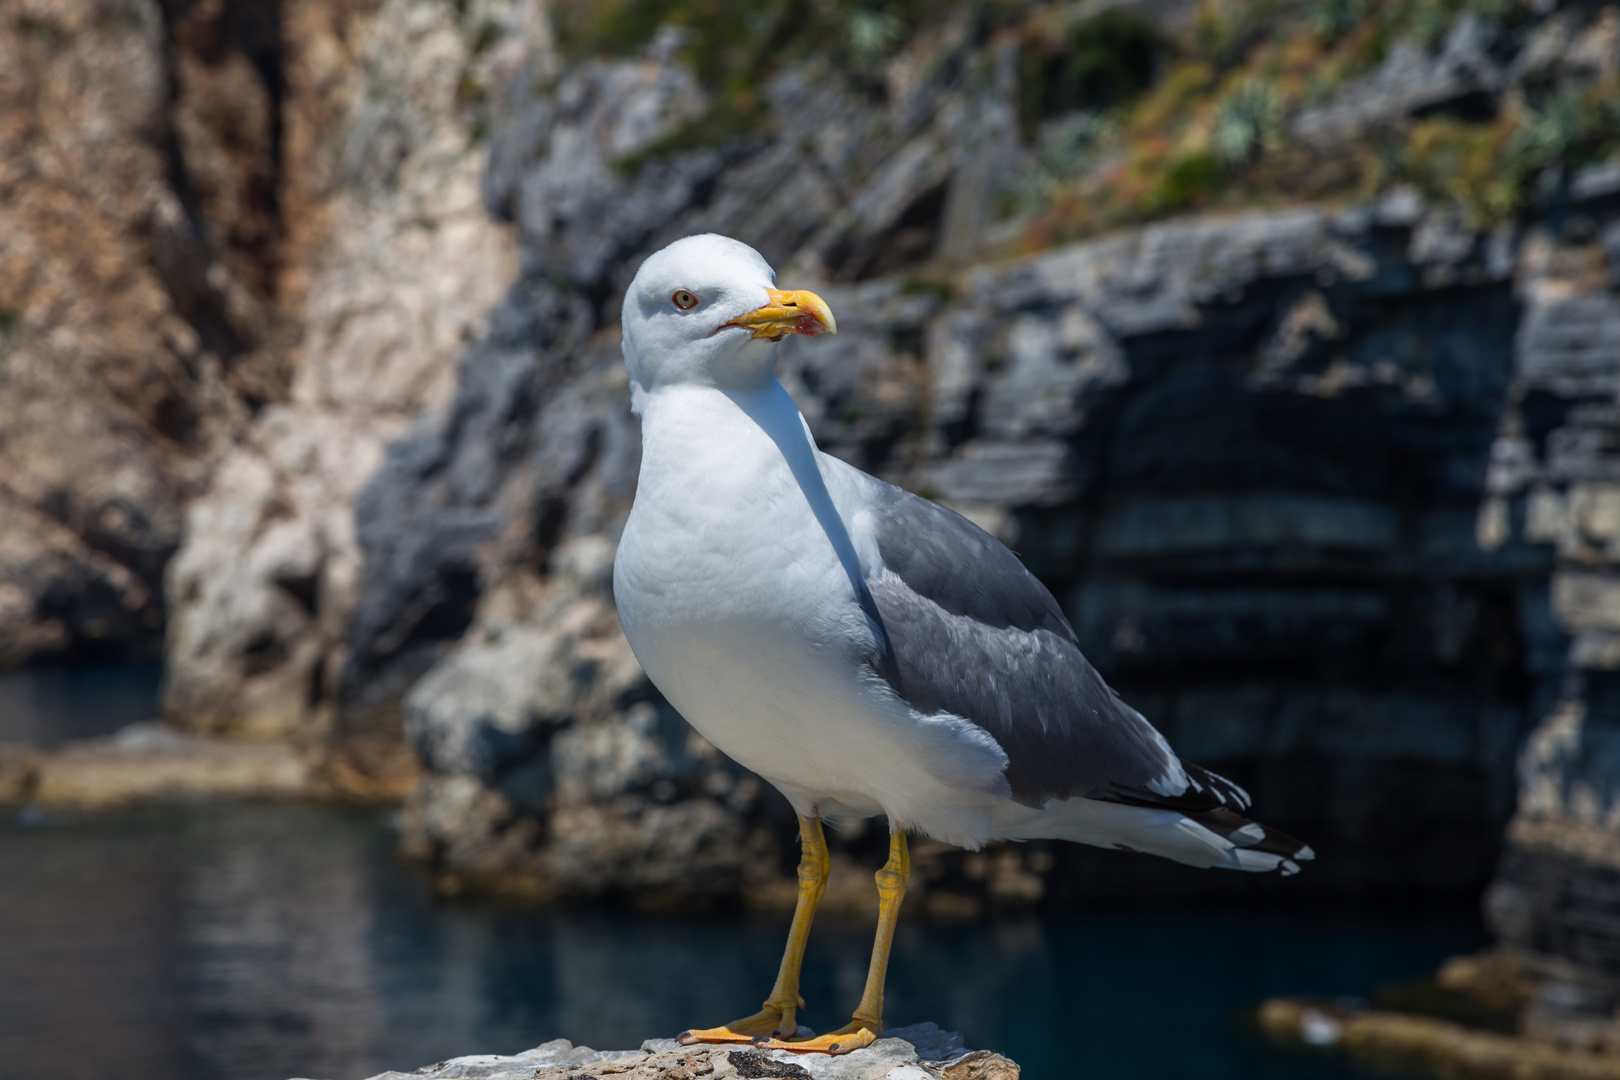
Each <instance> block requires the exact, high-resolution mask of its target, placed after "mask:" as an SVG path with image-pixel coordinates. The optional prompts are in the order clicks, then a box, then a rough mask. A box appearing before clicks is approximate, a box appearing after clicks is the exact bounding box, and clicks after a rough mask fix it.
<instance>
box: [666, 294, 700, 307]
mask: <svg viewBox="0 0 1620 1080" xmlns="http://www.w3.org/2000/svg"><path fill="white" fill-rule="evenodd" d="M669 302H670V303H672V304H674V305H675V306H676V307H678V308H680V309H681V310H682V311H691V310H692V309H693V308H695V307H697V305H698V298H697V297H695V296H693V295H692V294H691V293H689V292H687V291H686V290H685V289H676V290H675V294H674V295H673V296H671V297H670V298H669Z"/></svg>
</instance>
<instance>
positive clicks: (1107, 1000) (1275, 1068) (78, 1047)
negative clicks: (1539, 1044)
mask: <svg viewBox="0 0 1620 1080" xmlns="http://www.w3.org/2000/svg"><path fill="white" fill-rule="evenodd" d="M392 852H393V834H392V830H391V829H390V827H389V823H388V819H387V816H386V815H383V814H379V813H375V812H361V811H352V810H342V809H335V808H324V807H299V806H282V807H276V806H237V807H198V808H194V809H189V810H184V811H162V812H159V811H147V812H140V813H134V814H126V815H120V816H114V817H101V818H75V817H70V816H52V815H40V814H37V813H27V812H22V813H19V812H16V811H11V812H8V813H7V815H6V817H5V819H4V820H3V821H0V973H3V976H0V1075H4V1076H5V1077H8V1078H12V1077H15V1078H19V1080H68V1078H75V1080H77V1078H90V1077H96V1078H104V1077H112V1076H116V1077H118V1078H119V1080H160V1078H161V1080H259V1078H264V1080H283V1078H286V1077H291V1076H302V1077H317V1078H323V1080H358V1078H361V1077H366V1076H370V1075H372V1074H374V1073H376V1072H379V1071H382V1070H383V1069H385V1068H397V1069H404V1070H409V1069H412V1068H415V1067H417V1066H420V1065H424V1064H428V1063H430V1062H434V1061H438V1060H442V1059H443V1058H446V1057H450V1056H453V1055H457V1054H464V1053H473V1052H490V1051H498V1052H507V1053H510V1052H515V1051H517V1050H520V1049H523V1048H525V1047H529V1046H533V1045H536V1044H538V1043H540V1042H544V1041H546V1040H548V1039H552V1038H556V1037H558V1036H563V1037H566V1038H569V1039H572V1040H574V1041H575V1042H577V1043H585V1044H589V1045H593V1046H599V1047H625V1046H634V1045H637V1044H639V1043H640V1041H641V1040H642V1039H644V1038H646V1037H648V1036H651V1035H671V1034H674V1033H675V1032H677V1031H679V1030H680V1029H681V1028H683V1027H687V1026H690V1025H692V1024H696V1023H704V1024H707V1023H714V1022H718V1021H722V1020H725V1019H729V1018H730V1017H733V1016H736V1015H739V1014H742V1013H745V1012H750V1011H752V1010H753V1009H754V1008H756V1007H757V1003H758V1002H759V1000H760V999H761V998H762V997H763V996H764V994H765V992H766V990H767V989H768V988H769V985H770V981H771V979H772V977H773V975H774V973H775V966H776V962H777V958H778V955H779V950H780V948H781V943H782V937H783V934H784V932H785V930H786V919H785V917H780V918H778V917H763V916H761V917H744V916H738V915H734V914H733V915H723V916H713V917H674V916H664V917H660V916H652V915H646V914H637V913H629V912H622V911H594V910H572V911H535V910H530V909H524V908H521V907H514V906H509V905H502V904H495V903H476V902H456V903H447V902H443V901H437V900H435V899H434V898H433V897H432V895H431V894H430V891H429V889H428V886H427V883H426V881H425V879H424V878H423V877H422V876H421V875H419V874H418V873H416V872H415V871H413V870H411V869H409V868H406V867H402V866H400V865H398V864H397V863H396V862H395V860H394V858H393V854H392ZM1192 872H1194V871H1189V873H1192ZM869 934H870V925H869V924H867V925H862V924H858V923H840V922H837V921H834V920H823V922H821V923H820V924H818V925H817V927H816V933H815V935H814V937H813V939H812V941H811V950H810V956H809V959H808V961H807V965H806V972H805V983H804V995H805V997H806V999H807V1000H808V1002H809V1015H808V1017H807V1018H806V1019H807V1021H808V1022H809V1023H811V1024H812V1025H814V1026H817V1027H820V1028H823V1029H825V1028H827V1027H830V1026H834V1025H837V1024H840V1023H842V1022H843V1021H844V1019H845V1018H846V1017H847V1015H848V1011H849V1009H850V1008H851V1007H852V1006H853V1005H854V1003H855V1001H856V999H857V998H858V997H859V994H860V985H861V981H862V979H863V977H864V974H865V967H866V956H867V951H868V949H869V947H870V937H869ZM1480 941H1481V939H1480V936H1479V932H1478V930H1477V927H1476V924H1475V921H1474V917H1473V913H1472V912H1471V911H1470V910H1467V909H1453V910H1439V911H1424V912H1422V913H1419V914H1413V913H1411V912H1406V913H1403V914H1400V915H1396V914H1393V913H1383V914H1374V913H1368V912H1356V911H1321V910H1310V911H1307V910H1296V911H1289V910H1269V911H1252V910H1249V911H1245V910H1233V909H1218V910H1207V911H1201V910H1186V909H1181V910H1157V909H1145V910H1139V911H1119V910H1101V911H1093V912H1074V913H1070V914H1067V915H1064V916H1062V917H1049V918H1039V919H1037V918H1018V919H1004V920H994V921H977V922H970V923H959V924H930V923H927V922H924V921H922V920H920V919H915V918H913V919H910V920H906V919H904V918H903V919H902V926H901V932H900V934H899V936H898V939H897V941H896V945H895V952H894V961H893V968H892V973H891V977H890V982H889V998H888V1018H889V1020H890V1021H891V1022H892V1023H895V1024H905V1023H911V1022H914V1021H920V1020H934V1021H936V1022H938V1023H940V1024H942V1025H945V1026H948V1027H953V1028H956V1029H958V1030H961V1031H963V1032H964V1033H965V1034H966V1036H967V1038H968V1042H969V1045H971V1046H983V1047H991V1048H995V1049H999V1050H1001V1051H1003V1052H1005V1053H1007V1054H1009V1055H1010V1056H1012V1057H1013V1058H1015V1059H1016V1060H1018V1061H1020V1062H1021V1063H1022V1064H1023V1065H1024V1067H1025V1072H1024V1075H1025V1076H1026V1077H1029V1078H1030V1080H1045V1078H1060V1077H1061V1078H1068V1077H1073V1076H1079V1075H1086V1076H1096V1077H1108V1078H1110V1080H1132V1078H1147V1080H1156V1078H1210V1080H1214V1078H1222V1080H1227V1078H1230V1080H1237V1078H1244V1080H1256V1078H1276V1080H1281V1078H1294V1077H1312V1078H1329V1077H1339V1078H1350V1077H1355V1076H1357V1075H1359V1074H1357V1073H1355V1072H1353V1071H1351V1070H1350V1069H1349V1068H1348V1066H1346V1065H1345V1064H1344V1063H1342V1062H1340V1061H1338V1060H1336V1059H1334V1058H1332V1057H1319V1056H1315V1055H1311V1054H1300V1053H1294V1052H1288V1051H1284V1050H1280V1049H1278V1048H1275V1047H1271V1046H1268V1045H1267V1044H1266V1043H1264V1042H1263V1041H1261V1040H1260V1039H1258V1038H1257V1037H1255V1036H1254V1035H1253V1034H1252V1032H1251V1031H1250V1030H1249V1029H1248V1028H1247V1027H1246V1025H1245V1022H1244V1016H1245V1011H1246V1010H1250V1009H1252V1008H1253V1006H1254V1005H1255V1004H1256V1003H1257V1002H1258V1001H1260V1000H1261V999H1262V998H1264V997H1266V996H1267V995H1270V994H1279V993H1286V994H1311V995H1325V996H1339V995H1356V996H1365V995H1367V994H1369V993H1371V992H1372V991H1374V990H1375V989H1376V988H1377V987H1378V986H1380V985H1381V984H1383V983H1386V982H1389V981H1391V980H1401V979H1406V978H1411V977H1415V976H1418V975H1421V974H1424V973H1426V972H1429V971H1432V970H1433V968H1434V966H1435V965H1436V963H1437V962H1438V961H1440V960H1441V959H1443V958H1444V957H1446V956H1448V955H1451V954H1454V953H1456V952H1460V951H1464V950H1467V949H1471V948H1475V947H1477V946H1478V945H1479V944H1480ZM1077 1060H1078V1061H1082V1062H1083V1063H1084V1068H1083V1069H1080V1068H1077V1067H1076V1066H1075V1064H1074V1063H1075V1062H1076V1061H1077Z"/></svg>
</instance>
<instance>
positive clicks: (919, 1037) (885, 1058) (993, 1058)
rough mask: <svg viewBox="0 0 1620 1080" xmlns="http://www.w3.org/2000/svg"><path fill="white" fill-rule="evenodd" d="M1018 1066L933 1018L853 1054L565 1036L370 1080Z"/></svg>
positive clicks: (969, 1076)
mask: <svg viewBox="0 0 1620 1080" xmlns="http://www.w3.org/2000/svg"><path fill="white" fill-rule="evenodd" d="M1018 1075H1019V1068H1018V1066H1017V1065H1016V1064H1014V1063H1013V1062H1011V1061H1009V1060H1007V1059H1006V1058H1004V1057H1002V1056H1001V1055H1000V1054H996V1053H992V1052H990V1051H987V1050H975V1051H969V1050H967V1049H965V1048H964V1046H963V1044H962V1036H961V1035H959V1034H957V1033H956V1032H954V1031H944V1030H942V1029H941V1028H940V1027H939V1026H938V1025H937V1024H932V1023H923V1024H913V1025H911V1026H910V1027H904V1028H894V1029H891V1030H890V1032H889V1034H888V1035H887V1036H886V1037H884V1038H882V1039H879V1040H878V1041H877V1042H875V1043H873V1044H872V1045H871V1046H868V1047H866V1048H865V1049H864V1050H856V1051H854V1052H853V1053H849V1054H841V1055H839V1056H837V1057H832V1056H829V1055H827V1054H793V1053H789V1052H787V1051H785V1050H777V1051H774V1052H770V1053H767V1052H765V1051H761V1050H754V1049H752V1048H750V1047H746V1046H680V1045H678V1044H677V1043H676V1042H675V1040H673V1039H648V1040H647V1041H646V1042H644V1043H642V1044H641V1049H640V1050H592V1049H591V1048H590V1047H588V1046H575V1045H574V1044H573V1043H571V1042H569V1041H568V1040H567V1039H554V1040H552V1041H551V1042H548V1043H545V1044H543V1045H541V1046H537V1047H535V1048H534V1049H533V1050H525V1051H523V1052H522V1053H521V1054H514V1055H512V1056H510V1057H502V1056H500V1055H498V1054H475V1055H472V1056H470V1057H459V1058H453V1059H451V1060H450V1061H441V1062H439V1063H437V1064H435V1065H429V1066H426V1067H424V1068H420V1069H417V1070H416V1071H415V1072H412V1073H402V1072H385V1073H381V1074H379V1075H377V1076H375V1077H372V1078H371V1080H414V1078H415V1077H421V1076H426V1077H431V1078H434V1080H452V1078H455V1080H459V1078H462V1077H476V1078H478V1080H550V1078H555V1080H565V1078H566V1080H605V1078H607V1077H610V1076H611V1077H613V1078H614V1080H698V1078H702V1080H726V1078H728V1077H743V1078H745V1080H754V1078H756V1077H792V1078H795V1080H1018Z"/></svg>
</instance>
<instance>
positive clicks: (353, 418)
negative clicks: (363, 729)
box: [164, 0, 545, 742]
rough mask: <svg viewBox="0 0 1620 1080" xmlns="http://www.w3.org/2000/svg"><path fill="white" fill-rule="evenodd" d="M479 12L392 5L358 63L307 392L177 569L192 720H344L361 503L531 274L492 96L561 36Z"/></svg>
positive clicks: (178, 670) (295, 399)
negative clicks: (520, 265)
mask: <svg viewBox="0 0 1620 1080" xmlns="http://www.w3.org/2000/svg"><path fill="white" fill-rule="evenodd" d="M464 7H465V10H462V11H459V12H458V10H457V9H456V8H455V7H454V6H452V5H446V4H443V3H436V2H428V0H396V2H390V3H386V4H384V5H383V6H382V8H381V9H380V10H379V11H378V12H377V14H376V16H375V29H374V30H372V31H371V32H370V33H369V34H368V35H367V36H366V37H365V39H364V41H365V44H364V47H363V48H362V49H360V50H359V55H358V56H357V57H356V59H355V64H354V72H355V74H353V75H351V85H350V86H349V87H348V88H347V89H348V100H347V105H348V111H347V113H346V115H345V117H344V122H343V128H342V130H343V132H344V135H343V138H342V139H341V141H339V142H337V143H336V144H335V145H334V146H333V147H332V149H331V153H330V159H329V160H327V161H325V162H323V163H322V165H323V167H324V169H325V172H326V176H327V183H328V184H329V188H330V190H329V199H328V202H327V204H326V205H325V207H324V209H323V224H324V227H325V228H326V229H327V230H328V231H329V237H328V239H327V241H326V247H325V250H324V251H323V252H322V253H321V255H320V257H319V258H318V259H316V260H314V262H313V264H312V268H311V269H310V270H308V271H307V274H308V277H309V281H308V283H307V286H306V287H307V306H306V308H305V310H304V319H305V324H304V329H303V336H302V340H301V342H300V361H299V366H298V370H297V374H296V376H295V378H294V380H293V383H292V388H291V394H290V399H289V400H288V401H287V402H286V403H284V404H280V405H277V406H274V407H272V408H269V409H267V410H265V411H264V413H263V414H262V415H261V416H260V417H259V418H258V420H257V421H256V422H255V424H254V425H253V426H252V428H251V429H250V430H249V431H248V432H247V434H246V436H245V437H244V438H243V439H242V440H241V441H240V442H239V443H238V444H237V445H236V446H235V447H233V448H232V450H231V451H230V453H229V454H227V455H226V456H225V458H224V460H223V461H222V462H221V463H220V465H219V466H218V468H217V469H216V470H215V472H214V475H213V478H212V480H211V483H210V485H209V489H208V491H207V492H206V493H205V494H204V495H203V496H202V497H201V498H199V499H198V500H197V501H196V502H195V503H194V504H193V505H192V507H191V508H190V510H189V511H188V514H187V520H186V541H185V546H184V547H183V548H182V549H181V551H180V552H179V554H178V555H177V557H176V558H175V560H174V562H173V564H172V565H171V567H170V570H169V580H168V589H169V596H170V602H171V605H172V615H171V619H170V623H169V629H168V635H169V643H168V656H169V663H170V672H171V675H170V679H169V682H168V685H167V688H166V692H165V697H164V712H165V714H166V715H167V716H168V717H169V718H170V719H172V720H173V721H175V722H177V723H179V724H182V725H184V726H186V727H189V728H193V729H196V730H201V731H211V732H230V733H238V734H244V733H246V734H255V735H280V736H286V735H293V734H297V735H303V736H308V735H310V734H313V733H315V732H317V731H319V730H321V729H322V728H323V727H324V726H327V723H328V721H329V717H328V716H326V714H325V713H324V712H323V706H325V705H327V704H328V703H329V701H330V700H331V692H330V689H331V688H332V687H334V686H335V685H336V679H337V673H338V671H339V670H340V669H341V666H342V660H343V653H342V647H341V646H342V643H343V640H344V634H345V631H346V628H347V625H348V621H349V618H350V614H351V612H352V610H353V607H354V603H355V593H356V588H357V584H358V578H359V573H360V555H359V550H358V547H357V545H356V541H355V533H354V525H353V516H352V507H353V504H354V502H355V499H356V497H357V496H358V494H359V491H360V489H361V488H362V487H363V486H364V484H365V483H366V482H367V480H369V478H370V477H371V475H372V474H373V473H374V472H375V471H376V469H377V466H378V464H379V463H380V461H381V460H382V455H383V448H384V447H385V446H386V445H387V444H388V443H389V442H390V441H391V440H393V439H396V438H398V437H400V436H401V435H403V434H404V433H405V432H406V431H407V430H408V428H409V427H410V425H411V423H412V422H413V421H414V420H415V418H416V416H417V415H418V414H419V413H421V412H422V411H423V410H425V409H430V408H434V407H440V406H442V405H444V404H445V402H446V401H447V399H448V397H449V395H450V391H451V388H452V384H453V381H454V368H455V359H456V356H457V354H458V353H459V352H460V351H461V350H462V349H463V348H464V347H465V344H466V342H468V341H469V340H472V339H475V338H477V337H479V336H481V335H482V334H483V333H484V330H483V323H484V320H485V318H486V315H487V312H488V311H489V309H490V308H491V307H492V306H493V305H494V303H495V301H496V300H497V299H498V298H499V296H500V295H501V293H502V292H503V291H504V290H505V289H506V287H507V285H508V284H509V282H510V279H511V277H512V274H513V272H514V253H513V250H512V246H511V243H510V241H509V239H508V237H507V233H506V231H505V230H504V229H503V228H502V227H501V226H500V225H498V224H496V223H494V222H492V221H490V219H489V218H488V216H487V215H485V213H484V212H483V209H482V206H481V204H480V200H479V183H480V179H481V177H482V174H483V171H484V161H485V147H484V145H483V144H482V143H481V142H480V129H481V127H482V126H483V125H484V124H486V123H487V117H486V112H485V109H484V103H483V101H484V99H483V93H484V92H483V90H482V89H481V88H482V87H483V85H484V84H485V83H488V82H494V81H499V80H501V79H503V78H508V77H509V75H510V73H509V72H508V70H507V69H509V68H512V67H514V66H515V65H518V64H520V63H522V64H531V63H538V64H543V63H544V62H545V52H544V49H545V41H544V37H543V34H544V25H543V24H541V23H536V22H535V21H534V19H535V12H534V10H533V9H532V6H531V5H525V4H519V3H494V2H492V3H479V4H472V5H465V6H464ZM536 35H540V39H539V40H538V42H537V41H536V40H535V39H536ZM390 741H391V742H392V741H397V737H396V739H394V740H390Z"/></svg>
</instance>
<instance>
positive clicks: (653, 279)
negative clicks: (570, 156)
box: [622, 233, 838, 393]
mask: <svg viewBox="0 0 1620 1080" xmlns="http://www.w3.org/2000/svg"><path fill="white" fill-rule="evenodd" d="M622 320H623V325H624V364H625V367H627V368H629V369H630V380H631V382H632V384H633V385H634V386H635V388H636V390H637V391H639V392H640V393H646V392H650V391H652V390H655V389H657V388H658V387H660V386H670V385H674V384H678V383H691V384H695V385H700V386H716V387H720V388H722V389H728V390H730V389H738V390H740V389H747V388H750V387H755V386H761V385H763V384H764V383H765V382H766V381H767V380H769V379H770V378H771V377H772V375H773V372H772V367H771V365H772V357H773V354H774V353H775V350H774V349H772V348H771V347H770V344H769V342H771V341H780V340H782V338H783V337H785V336H786V335H788V334H807V335H810V336H811V337H814V336H815V335H816V334H822V333H832V332H834V331H836V330H837V328H838V326H837V323H836V322H834V321H833V316H832V312H831V311H830V310H828V308H827V304H826V302H825V301H824V300H822V299H821V297H819V296H817V295H816V294H815V293H812V292H803V291H799V292H782V291H780V290H778V289H777V288H776V273H775V271H773V270H772V269H771V267H770V264H769V263H767V262H766V261H765V259H764V258H763V257H762V256H761V255H760V253H759V252H757V251H755V250H754V249H753V248H751V247H749V246H748V245H747V244H744V243H741V242H739V241H736V240H733V239H731V238H730V237H728V236H717V235H715V234H714V233H706V234H704V235H702V236H688V237H686V238H684V239H681V240H677V241H675V242H674V243H673V244H670V245H669V246H668V247H666V248H664V249H663V250H662V251H659V252H656V253H655V254H652V255H649V256H648V257H647V261H646V262H644V263H642V264H641V269H640V270H638V271H637V272H636V279H635V280H634V281H632V282H631V283H630V288H629V289H628V290H626V291H625V294H624V308H623V316H622Z"/></svg>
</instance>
